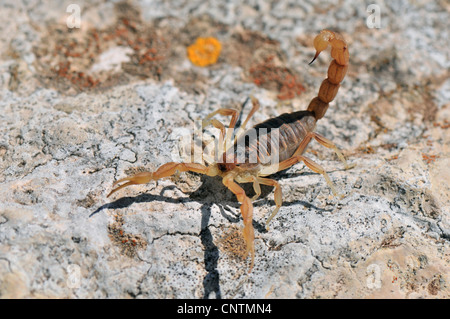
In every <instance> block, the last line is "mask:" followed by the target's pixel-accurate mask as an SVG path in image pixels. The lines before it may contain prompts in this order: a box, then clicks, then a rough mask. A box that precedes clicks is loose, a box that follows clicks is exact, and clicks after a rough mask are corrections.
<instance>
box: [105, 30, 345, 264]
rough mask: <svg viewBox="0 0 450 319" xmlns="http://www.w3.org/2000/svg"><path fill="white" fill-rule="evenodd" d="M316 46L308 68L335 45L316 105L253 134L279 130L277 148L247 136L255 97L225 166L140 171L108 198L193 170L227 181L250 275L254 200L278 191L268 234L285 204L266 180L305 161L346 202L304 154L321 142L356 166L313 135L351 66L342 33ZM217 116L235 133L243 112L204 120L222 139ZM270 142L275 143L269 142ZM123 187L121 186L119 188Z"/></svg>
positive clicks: (328, 34)
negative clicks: (248, 188)
mask: <svg viewBox="0 0 450 319" xmlns="http://www.w3.org/2000/svg"><path fill="white" fill-rule="evenodd" d="M313 44H314V48H315V50H316V53H315V56H314V58H313V59H312V61H311V62H310V63H309V64H310V65H311V64H312V63H313V62H314V61H315V60H316V58H317V57H318V56H319V54H320V53H321V52H322V51H323V50H325V49H327V48H328V46H331V57H332V58H333V60H332V62H331V64H330V66H329V68H328V74H327V75H328V77H327V78H326V79H325V80H324V81H323V82H322V84H321V85H320V88H319V92H318V95H317V97H315V98H313V99H312V100H311V102H310V103H309V105H308V107H307V109H306V110H304V111H296V112H293V113H285V114H282V115H280V116H278V117H275V118H271V119H268V120H266V121H264V122H262V123H260V124H258V125H256V126H254V129H261V128H263V129H266V130H267V133H266V135H267V136H266V137H270V135H271V134H273V133H274V132H275V131H274V129H278V134H279V137H278V145H274V143H273V142H272V141H270V142H269V143H268V144H267V145H262V144H264V143H262V142H261V140H260V138H259V136H256V137H255V136H253V137H252V136H250V137H249V135H246V134H245V133H243V131H244V129H245V126H246V124H247V123H248V121H249V119H250V118H251V117H252V116H253V114H254V113H255V112H256V111H257V110H258V109H259V102H258V100H257V99H256V98H254V97H253V96H252V97H251V100H252V105H253V107H252V109H251V110H250V112H249V114H248V115H247V118H246V119H245V121H244V122H243V123H242V125H241V127H240V128H239V132H238V134H236V136H234V144H233V143H232V144H227V145H232V146H233V148H232V151H227V152H224V153H223V156H222V160H221V161H217V162H212V163H207V164H208V165H204V164H200V163H178V162H170V163H166V164H164V165H162V166H160V167H159V168H158V169H157V170H156V171H154V172H141V173H138V174H136V175H133V176H128V177H125V178H122V179H119V180H117V181H116V182H114V184H113V189H112V191H111V192H110V193H109V194H108V195H107V196H108V197H109V196H111V195H112V194H113V193H115V192H116V191H118V190H120V189H122V188H124V187H127V186H129V185H136V184H146V183H149V182H150V181H157V180H159V179H161V178H164V177H168V176H171V175H174V174H175V173H177V172H187V171H190V172H195V173H200V174H205V175H208V176H220V177H222V183H223V185H225V186H226V187H227V188H228V189H229V190H230V191H231V192H232V193H233V194H234V195H235V196H236V197H237V200H238V201H239V202H240V212H241V215H242V219H243V224H244V228H243V230H242V233H243V234H242V235H243V238H244V242H245V245H246V254H245V256H247V258H248V255H249V254H250V257H251V262H250V267H249V272H251V270H252V268H253V266H254V259H255V248H254V239H255V235H254V228H253V225H252V221H253V204H252V201H254V200H255V199H257V198H258V197H259V196H260V194H261V188H260V185H269V186H272V187H274V201H275V206H276V207H275V209H274V210H273V212H272V214H271V215H270V216H269V218H268V219H267V221H266V229H269V228H268V225H269V223H270V221H271V220H272V219H273V218H274V217H275V215H276V214H277V212H278V211H279V209H280V207H281V205H282V192H281V187H280V184H279V183H278V182H277V181H275V180H273V179H270V178H267V176H269V175H272V174H274V173H276V172H278V171H282V170H285V169H287V168H289V167H291V166H293V165H294V164H296V163H298V162H303V163H304V164H305V165H306V166H307V167H308V168H309V169H311V170H312V171H313V172H315V173H318V174H321V175H323V177H324V178H325V181H326V183H327V184H328V186H329V187H330V188H331V191H332V193H333V194H334V196H336V197H341V198H342V196H341V195H339V194H338V192H337V190H336V188H335V187H334V185H333V183H332V181H331V179H330V178H329V176H328V174H327V173H326V171H325V170H324V169H323V168H322V167H321V166H320V165H319V164H317V163H315V162H314V161H312V160H311V159H309V158H308V157H306V156H304V155H302V154H303V153H304V151H305V149H306V147H307V146H308V144H309V143H310V141H311V140H312V139H314V140H316V141H317V142H318V143H320V144H321V145H323V146H325V147H327V148H330V149H332V150H334V152H335V153H336V154H337V156H338V158H339V159H340V160H341V161H342V162H343V163H344V165H345V169H348V168H351V167H353V166H352V165H349V164H347V161H346V160H345V158H344V156H343V155H342V153H341V152H340V151H339V150H338V148H337V147H336V145H335V144H334V143H333V142H332V141H330V140H329V139H327V138H325V137H324V136H321V135H319V134H317V133H315V132H314V129H315V126H316V122H317V121H318V120H320V119H321V118H322V117H323V116H324V115H325V112H326V111H327V108H328V105H329V103H330V102H331V101H333V100H334V98H335V96H336V94H337V92H338V90H339V87H340V83H341V82H342V80H343V79H344V77H345V75H346V72H347V69H348V63H349V51H348V47H347V43H346V41H345V40H344V38H343V37H342V35H340V34H339V33H336V32H332V31H329V30H322V31H321V32H320V33H319V34H318V35H317V36H316V37H315V38H314V42H313ZM217 114H219V115H222V116H231V120H230V123H229V126H228V128H229V129H231V130H234V129H235V126H236V122H237V120H238V116H239V111H237V110H235V109H231V108H220V109H218V110H216V111H214V112H212V113H211V114H209V115H208V116H207V117H206V118H205V119H204V120H203V121H202V127H203V128H204V127H205V126H207V125H212V126H214V127H216V128H218V129H220V130H221V132H222V135H224V134H225V126H224V125H223V124H222V123H221V122H220V121H218V120H217V119H214V118H213V117H214V116H215V115H217ZM257 131H258V130H257ZM230 138H231V137H230V136H229V135H227V137H226V139H227V141H225V142H227V143H229V142H230ZM242 138H246V140H245V141H244V144H245V149H244V158H243V159H242V157H239V156H238V154H237V151H236V147H235V146H236V145H237V144H239V142H242ZM268 140H270V138H269V139H268ZM225 149H227V148H225ZM228 149H229V148H228ZM252 150H256V155H257V156H256V161H250V160H249V154H250V151H252ZM274 152H277V155H278V162H277V163H275V164H274V163H271V162H269V163H266V162H267V161H265V160H264V159H267V158H268V157H270V156H272V155H273V153H274ZM122 183H123V184H122ZM238 183H253V189H254V191H255V195H254V197H253V198H249V197H248V196H247V195H246V193H245V191H244V189H243V188H242V187H241V186H239V184H238ZM118 184H121V185H120V186H117V185H118Z"/></svg>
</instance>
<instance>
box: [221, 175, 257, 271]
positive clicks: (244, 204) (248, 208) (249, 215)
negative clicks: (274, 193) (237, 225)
mask: <svg viewBox="0 0 450 319" xmlns="http://www.w3.org/2000/svg"><path fill="white" fill-rule="evenodd" d="M233 178H234V177H233V176H225V177H224V178H223V181H222V183H223V184H224V185H225V186H226V187H228V189H229V190H230V191H231V192H232V193H233V194H235V195H236V197H237V199H238V201H239V202H240V203H241V214H242V219H243V220H244V231H243V235H244V240H245V243H246V245H247V251H246V254H247V255H248V254H249V253H250V256H251V264H250V269H249V272H250V271H251V270H252V268H253V265H254V262H255V245H254V240H255V233H254V229H253V224H252V221H253V205H252V202H251V200H250V198H248V197H247V195H246V194H245V191H244V190H243V189H242V188H241V187H240V186H239V185H238V184H236V182H235V181H234V180H233Z"/></svg>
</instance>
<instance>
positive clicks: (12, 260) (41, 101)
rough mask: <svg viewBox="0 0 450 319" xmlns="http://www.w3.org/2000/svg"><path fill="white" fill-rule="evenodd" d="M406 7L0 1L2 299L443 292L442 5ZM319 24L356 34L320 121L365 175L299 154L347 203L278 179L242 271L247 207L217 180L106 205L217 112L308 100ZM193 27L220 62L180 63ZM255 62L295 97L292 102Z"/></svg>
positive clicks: (292, 175)
mask: <svg viewBox="0 0 450 319" xmlns="http://www.w3.org/2000/svg"><path fill="white" fill-rule="evenodd" d="M395 3H397V4H395V5H394V4H390V2H389V3H388V2H387V1H385V2H384V1H377V2H376V7H375V9H372V11H371V10H368V4H363V3H362V2H358V3H355V2H353V1H347V0H346V1H340V2H336V1H320V2H317V3H316V2H315V1H303V2H301V3H297V2H296V1H289V0H283V1H272V2H269V1H258V0H256V1H245V2H242V1H234V0H227V1H225V2H224V1H220V2H217V3H216V2H213V1H211V2H205V1H170V2H169V1H145V2H144V1H142V2H138V1H136V2H129V3H127V2H117V3H111V2H103V1H90V2H87V1H86V2H85V1H82V2H80V3H79V8H80V18H81V23H80V28H72V29H70V28H68V27H67V24H66V22H67V21H68V19H73V18H74V16H73V15H71V12H72V13H73V12H74V11H70V12H69V13H67V12H66V10H67V8H68V6H69V4H70V3H69V2H67V3H66V2H62V1H50V0H44V1H36V2H34V1H29V2H26V3H19V2H17V1H2V3H1V4H0V17H1V18H2V21H3V23H2V27H1V28H0V43H1V45H0V96H1V99H0V110H1V112H0V121H1V123H2V125H1V127H0V297H2V298H49V297H57V298H127V297H133V298H449V297H450V275H449V267H450V249H449V248H450V244H449V240H450V190H449V187H450V186H449V181H450V171H449V169H448V168H449V167H450V160H449V143H450V134H449V128H450V127H449V122H450V103H449V101H450V80H449V72H448V70H449V54H450V52H449V48H448V38H449V34H448V32H449V30H450V22H449V21H450V19H449V14H450V12H449V11H450V7H449V4H448V3H447V2H445V1H427V0H421V1H399V2H395ZM377 9H378V10H379V13H380V20H379V22H380V25H379V28H370V27H369V26H372V25H371V23H374V22H376V21H377V20H376V19H375V16H372V14H376V13H377ZM75 10H76V9H75ZM373 10H374V11H373ZM75 18H76V17H75ZM71 21H72V20H71ZM323 28H330V29H333V30H338V31H339V32H341V33H342V34H343V35H344V37H345V38H346V39H347V40H348V43H349V48H350V59H351V66H350V69H349V72H348V75H347V77H346V78H345V80H344V82H343V83H342V85H341V89H340V92H339V94H338V96H337V98H336V100H335V101H334V102H333V103H332V104H331V106H330V108H329V110H328V112H327V115H326V116H325V117H324V118H323V119H322V120H321V121H320V122H319V123H318V126H317V131H318V132H319V133H321V134H322V135H324V136H326V137H327V138H329V139H331V140H332V141H334V142H335V143H336V144H337V145H338V146H339V147H340V148H341V149H342V150H343V152H344V154H345V156H346V157H347V159H348V161H349V162H350V163H354V164H356V167H355V168H353V169H351V170H344V169H343V165H342V163H341V162H339V161H338V159H337V158H336V156H335V155H334V153H333V152H332V151H330V150H328V149H325V148H323V147H321V146H320V145H318V144H317V143H314V142H312V143H311V145H310V147H309V150H308V151H307V153H306V154H307V155H308V156H309V157H311V158H313V159H315V160H316V161H317V162H318V163H320V164H321V165H322V166H323V167H325V168H326V170H327V171H328V172H329V175H330V177H331V179H332V180H333V182H334V183H335V184H336V186H337V188H338V189H339V190H340V192H341V193H344V194H345V195H346V196H345V198H344V199H342V200H340V199H337V198H336V197H333V196H332V194H331V191H330V189H329V187H328V186H327V184H326V182H325V181H324V179H323V177H322V176H320V175H317V174H314V173H312V172H311V171H309V170H308V169H307V168H305V167H304V166H303V165H302V164H297V165H295V166H294V167H292V168H290V169H288V170H287V171H284V172H280V173H277V174H276V175H275V178H276V179H277V180H278V181H279V182H280V184H281V186H282V189H283V206H282V208H281V210H280V211H279V213H278V215H277V216H276V217H275V218H274V220H273V221H272V223H271V228H270V230H269V231H266V230H265V228H264V223H265V220H266V219H267V217H268V216H269V214H270V212H271V211H272V209H273V208H274V201H273V190H272V189H271V188H268V187H267V188H263V194H262V196H261V197H260V198H259V199H258V200H256V201H255V202H254V206H255V213H254V215H255V216H254V227H255V236H256V239H255V246H256V260H255V267H254V269H253V271H252V272H251V273H250V274H249V275H247V270H248V260H245V258H244V257H243V242H242V238H241V235H240V231H241V227H242V219H241V217H240V211H239V203H238V202H237V200H236V199H235V197H234V195H233V194H232V193H231V192H229V191H228V190H227V189H225V188H224V186H223V185H222V183H221V180H220V179H219V178H208V177H205V176H200V175H196V174H191V173H183V174H180V175H179V176H174V177H172V178H170V179H165V180H161V181H159V182H158V184H155V183H150V184H147V185H139V186H133V187H128V188H126V189H123V190H121V191H120V192H118V193H116V194H114V195H113V196H112V197H111V198H106V195H107V194H108V192H109V191H110V190H111V187H112V183H113V182H114V181H115V180H117V179H119V178H122V177H125V176H126V175H128V174H130V173H132V172H134V171H139V170H144V169H146V170H153V169H155V168H157V167H158V166H159V165H161V164H163V163H166V162H168V161H172V160H174V159H175V158H176V157H177V156H178V154H179V144H180V143H179V141H180V136H182V135H184V134H186V133H189V132H192V131H193V130H194V124H195V123H198V120H200V119H202V118H203V117H205V116H206V115H207V114H208V113H210V112H212V111H214V110H216V109H217V108H218V107H231V108H236V109H241V106H242V104H243V103H244V101H245V100H246V99H247V98H248V97H249V96H250V95H254V96H256V97H257V98H258V99H259V100H260V102H261V109H260V111H259V112H258V113H257V114H256V115H255V116H254V117H253V118H252V123H253V124H256V123H258V122H260V121H263V120H265V119H267V118H269V117H273V116H276V115H279V114H281V113H283V112H290V111H294V110H301V109H305V108H306V106H307V104H308V102H309V101H310V99H311V98H312V97H314V96H315V95H316V94H317V91H318V88H319V86H320V83H321V81H322V80H323V79H324V78H325V74H326V69H327V67H328V64H329V63H330V61H331V58H330V56H329V53H322V55H321V56H320V57H319V59H318V60H317V61H316V62H315V63H314V64H312V65H311V66H308V62H309V61H310V60H311V57H312V56H313V54H314V49H313V47H312V39H313V38H314V36H315V35H316V34H317V33H318V32H319V31H320V30H321V29H323ZM199 36H214V37H216V38H218V39H219V40H220V41H221V42H222V47H223V52H222V53H221V56H220V58H219V61H218V63H217V64H216V65H213V66H211V67H207V68H200V67H195V66H193V65H192V64H191V63H190V62H189V60H188V59H187V57H186V51H185V50H186V47H187V46H188V45H189V44H191V43H192V42H193V41H194V40H195V39H196V38H197V37H199ZM269 56H270V57H272V58H271V59H269V60H268V59H267V57H269ZM273 57H274V58H273ZM261 67H266V68H267V69H268V70H269V69H270V72H271V73H270V72H269V73H270V74H276V75H277V76H281V77H283V76H291V78H290V79H294V81H296V82H295V83H296V85H297V86H296V87H297V88H298V89H299V91H295V92H293V93H292V92H287V93H288V94H291V95H290V97H292V98H286V96H287V95H286V94H287V93H286V91H285V90H286V84H285V83H283V82H277V81H273V80H267V79H259V80H258V79H257V78H256V77H257V76H258V75H260V73H255V70H257V69H258V68H259V70H260V69H261ZM269 73H268V74H269ZM266 80H267V81H266ZM283 87H285V88H283ZM300 88H303V89H302V90H300ZM283 90H284V91H283ZM300 91H301V92H300ZM248 108H249V107H248V106H246V107H245V108H244V113H245V112H247V111H248ZM224 121H225V119H224ZM245 190H246V191H247V192H248V193H249V194H252V192H253V191H252V187H251V185H245Z"/></svg>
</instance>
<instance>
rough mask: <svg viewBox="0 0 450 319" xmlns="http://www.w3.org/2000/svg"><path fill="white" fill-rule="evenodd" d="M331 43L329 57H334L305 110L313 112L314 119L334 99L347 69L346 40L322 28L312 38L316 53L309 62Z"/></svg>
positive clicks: (322, 114) (325, 109)
mask: <svg viewBox="0 0 450 319" xmlns="http://www.w3.org/2000/svg"><path fill="white" fill-rule="evenodd" d="M328 45H331V57H332V58H333V59H334V60H333V61H332V62H331V64H330V67H329V68H328V77H327V78H326V79H325V80H324V81H323V82H322V84H321V85H320V89H319V94H318V95H317V97H315V98H313V99H312V100H311V102H310V103H309V105H308V108H307V110H308V111H310V112H312V113H314V117H315V118H316V120H319V119H321V118H322V117H323V116H324V115H325V112H326V111H327V109H328V104H329V103H330V102H331V101H333V100H334V98H335V96H336V94H337V92H338V90H339V87H340V83H341V82H342V80H343V79H344V77H345V74H346V73H347V69H348V61H349V53H348V47H347V42H345V40H344V38H343V37H342V36H341V35H340V34H339V33H335V32H332V31H329V30H322V31H321V32H320V33H319V35H318V36H316V38H315V39H314V48H315V49H316V55H315V56H314V58H313V60H312V61H311V62H310V63H309V64H311V63H313V62H314V60H315V59H316V58H317V57H318V56H319V54H320V52H322V51H323V50H325V49H326V48H327V47H328Z"/></svg>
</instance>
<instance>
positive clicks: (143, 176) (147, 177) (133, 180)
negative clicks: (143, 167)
mask: <svg viewBox="0 0 450 319" xmlns="http://www.w3.org/2000/svg"><path fill="white" fill-rule="evenodd" d="M152 179H153V173H151V172H142V173H139V174H136V175H134V176H131V177H125V178H122V179H119V180H117V181H115V182H114V183H113V187H115V188H113V190H112V191H111V192H109V194H108V195H107V196H106V197H109V196H111V195H112V194H114V193H115V192H117V191H118V190H119V189H122V188H124V187H127V186H130V185H137V184H146V183H148V182H150V181H151V180H152ZM122 182H126V183H125V184H122V185H120V186H118V187H116V185H117V184H120V183H122Z"/></svg>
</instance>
